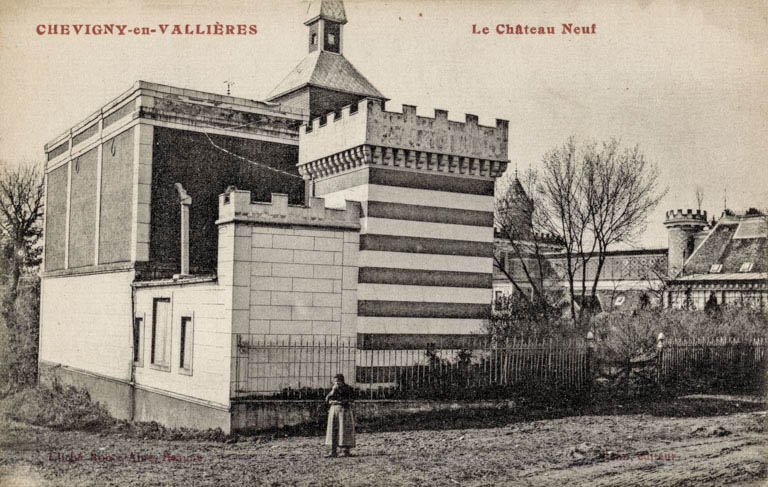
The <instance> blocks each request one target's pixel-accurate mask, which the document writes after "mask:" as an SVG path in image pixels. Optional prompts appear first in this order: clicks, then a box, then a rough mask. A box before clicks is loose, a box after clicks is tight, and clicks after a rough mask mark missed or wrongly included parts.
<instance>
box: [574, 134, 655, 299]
mask: <svg viewBox="0 0 768 487" xmlns="http://www.w3.org/2000/svg"><path fill="white" fill-rule="evenodd" d="M583 170H584V172H585V179H586V180H587V207H588V210H587V211H588V214H589V219H588V221H589V227H590V233H591V234H592V238H593V240H594V242H595V244H596V245H595V247H596V251H597V252H596V253H597V269H596V271H595V275H594V278H593V280H592V291H591V298H592V299H594V298H595V297H596V292H597V284H598V282H599V280H600V273H601V271H602V269H603V264H604V263H605V257H606V252H607V251H608V248H609V247H611V246H612V245H614V244H617V243H621V242H630V241H631V240H632V239H633V238H634V237H635V236H636V235H637V234H638V233H639V231H641V230H642V229H644V228H645V225H646V219H647V216H648V213H649V212H650V211H651V210H652V209H653V208H654V207H655V206H656V205H657V204H658V203H659V200H660V199H661V197H662V196H663V194H664V192H662V191H659V188H658V171H657V169H656V167H655V166H653V165H652V164H650V163H648V161H647V160H646V159H645V156H644V155H643V153H642V152H641V151H640V148H639V147H638V146H635V147H632V148H625V149H622V148H621V147H620V144H619V142H618V141H617V140H616V139H612V140H611V141H609V142H606V143H604V144H602V146H601V147H600V148H598V147H597V146H596V145H595V144H591V145H588V146H587V148H586V149H585V151H584V154H583Z"/></svg>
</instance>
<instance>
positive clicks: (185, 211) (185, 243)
mask: <svg viewBox="0 0 768 487" xmlns="http://www.w3.org/2000/svg"><path fill="white" fill-rule="evenodd" d="M175 186H176V191H178V192H179V202H180V203H181V272H180V273H179V274H176V275H175V276H173V278H174V279H179V278H181V277H186V276H188V275H189V207H190V205H192V198H191V197H190V196H189V195H188V194H187V192H186V191H185V190H184V186H182V185H181V183H176V184H175Z"/></svg>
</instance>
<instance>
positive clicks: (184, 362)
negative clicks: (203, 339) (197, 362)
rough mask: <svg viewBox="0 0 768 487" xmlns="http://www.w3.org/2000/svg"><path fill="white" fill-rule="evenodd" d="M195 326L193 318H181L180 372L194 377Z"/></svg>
mask: <svg viewBox="0 0 768 487" xmlns="http://www.w3.org/2000/svg"><path fill="white" fill-rule="evenodd" d="M193 336H194V334H193V325H192V317H191V316H182V317H181V333H180V334H179V339H180V343H179V372H181V373H184V374H189V375H192V344H193Z"/></svg>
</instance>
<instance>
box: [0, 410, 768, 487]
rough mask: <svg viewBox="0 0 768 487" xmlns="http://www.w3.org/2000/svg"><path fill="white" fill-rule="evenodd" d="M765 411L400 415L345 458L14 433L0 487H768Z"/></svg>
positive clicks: (320, 450)
mask: <svg viewBox="0 0 768 487" xmlns="http://www.w3.org/2000/svg"><path fill="white" fill-rule="evenodd" d="M765 409H766V408H765V403H763V402H760V401H757V400H755V399H749V398H743V397H698V398H686V399H678V400H674V401H667V402H663V403H655V404H646V405H643V406H624V407H621V406H616V407H613V408H608V410H605V411H601V412H600V414H596V413H595V411H590V412H588V414H586V415H582V416H567V415H564V414H543V415H541V414H540V415H539V416H540V417H542V416H546V417H549V418H550V419H534V420H531V419H530V417H531V416H533V415H531V414H528V415H526V414H522V415H520V414H518V415H511V414H510V413H509V412H498V411H488V412H487V413H488V414H487V415H486V416H485V417H487V424H483V421H482V419H483V417H484V416H483V415H482V414H480V415H478V413H477V412H476V411H475V412H473V413H472V414H471V415H470V416H462V414H461V412H454V413H450V414H446V413H440V414H439V415H435V416H433V417H426V416H422V417H419V416H411V417H401V418H398V419H392V420H390V421H389V423H388V424H387V421H379V422H376V423H368V424H366V423H363V424H361V425H360V426H361V428H360V429H361V430H362V431H363V432H362V433H361V434H359V435H358V444H359V446H358V448H356V449H355V450H354V454H355V456H353V457H351V458H338V459H327V458H324V455H325V453H327V452H326V451H325V450H324V447H323V446H322V438H320V437H317V436H294V437H287V438H277V437H270V436H262V437H241V438H239V440H238V441H237V442H236V443H221V442H211V441H200V440H191V441H165V440H149V439H137V438H130V437H127V436H125V435H121V434H118V433H114V432H110V433H87V432H81V431H54V430H51V429H47V428H42V427H36V426H30V425H26V424H21V423H16V422H7V421H6V422H4V423H2V424H0V428H2V429H3V430H4V431H3V434H2V437H0V452H1V453H2V457H1V458H0V485H3V486H5V485H68V486H69V485H120V486H123V485H188V486H197V485H216V486H223V485H463V486H464V485H466V486H480V485H542V486H543V485H547V486H549V485H555V486H558V487H559V486H568V485H590V486H603V485H622V486H633V485H654V486H656V485H691V486H694V485H695V486H700V485H703V486H707V485H712V486H715V485H718V486H719V485H743V486H746V485H765V484H766V478H768V436H767V435H766V431H768V417H767V416H766V412H765ZM387 426H389V427H387ZM484 426H490V427H484ZM383 430H388V431H383ZM131 453H133V454H134V456H135V457H134V458H133V459H132V458H131ZM70 454H72V456H69V455H70ZM81 454H82V457H80V456H79V455H81ZM168 455H172V456H173V458H170V457H169V456H168ZM137 456H138V457H137Z"/></svg>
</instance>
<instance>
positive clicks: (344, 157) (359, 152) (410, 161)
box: [298, 145, 507, 180]
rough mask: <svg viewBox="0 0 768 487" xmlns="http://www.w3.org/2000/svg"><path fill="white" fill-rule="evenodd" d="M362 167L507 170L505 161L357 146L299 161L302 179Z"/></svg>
mask: <svg viewBox="0 0 768 487" xmlns="http://www.w3.org/2000/svg"><path fill="white" fill-rule="evenodd" d="M364 166H381V167H392V168H398V169H405V170H413V171H418V172H433V173H439V174H444V175H446V176H459V177H468V178H478V179H494V178H497V177H499V176H501V175H502V174H503V173H504V171H505V170H506V169H507V161H494V160H489V159H477V158H471V157H461V156H454V155H449V154H437V153H434V152H425V151H420V150H412V149H396V148H391V147H379V146H371V145H360V146H357V147H353V148H351V149H347V150H344V151H341V152H338V153H336V154H333V155H330V156H327V157H323V158H321V159H318V160H315V161H311V162H307V163H305V164H300V165H299V166H298V169H299V174H301V175H302V176H303V177H304V179H308V180H309V179H322V178H325V177H328V176H333V175H335V174H340V173H343V172H346V171H350V170H353V169H358V168H361V167H364Z"/></svg>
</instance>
